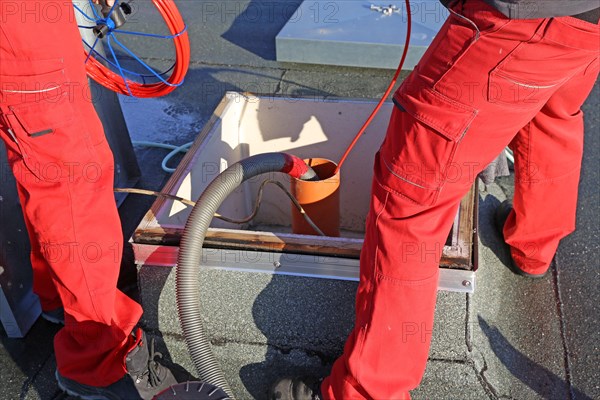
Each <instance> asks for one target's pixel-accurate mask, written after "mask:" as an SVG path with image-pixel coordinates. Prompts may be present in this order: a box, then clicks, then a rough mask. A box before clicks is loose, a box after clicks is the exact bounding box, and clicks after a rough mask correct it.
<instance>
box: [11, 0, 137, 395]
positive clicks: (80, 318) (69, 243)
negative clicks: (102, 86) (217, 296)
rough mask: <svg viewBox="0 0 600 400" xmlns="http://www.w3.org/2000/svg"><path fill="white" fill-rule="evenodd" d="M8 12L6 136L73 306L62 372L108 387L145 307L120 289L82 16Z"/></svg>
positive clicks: (113, 212) (32, 219)
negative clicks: (77, 21)
mask: <svg viewBox="0 0 600 400" xmlns="http://www.w3.org/2000/svg"><path fill="white" fill-rule="evenodd" d="M0 5H2V16H1V17H0V18H2V21H1V22H2V23H1V24H0V110H1V113H0V121H1V122H0V135H1V136H2V139H3V140H4V141H5V143H6V147H7V150H8V151H7V154H8V159H9V163H10V164H11V168H12V170H13V173H14V175H15V178H16V181H17V185H19V194H20V200H21V205H22V207H23V210H24V213H25V214H26V217H27V219H28V221H29V223H30V224H29V225H30V228H32V232H31V237H32V239H33V241H37V243H38V244H39V249H40V251H41V254H42V256H43V257H44V259H45V261H46V262H47V264H48V266H49V268H50V270H51V272H50V275H52V277H53V279H54V282H55V284H56V289H57V291H58V293H59V295H60V298H61V301H62V304H63V306H64V308H65V327H64V328H63V329H61V330H60V331H59V332H58V333H57V335H56V337H55V353H56V360H57V365H58V369H59V371H60V373H61V375H62V376H64V377H67V378H70V379H73V380H75V381H78V382H80V383H83V384H87V385H92V386H106V385H109V384H111V383H113V382H115V381H117V380H118V379H120V378H121V377H122V376H123V375H124V374H125V362H124V359H125V355H126V354H127V352H128V350H129V348H128V347H129V343H130V342H133V340H134V338H133V337H131V336H130V332H131V331H132V329H133V327H134V326H135V324H136V323H137V322H138V320H139V317H140V315H141V307H140V306H139V304H137V303H136V302H134V301H132V300H131V299H129V298H128V297H127V296H126V295H125V294H123V293H122V292H120V291H119V290H117V288H116V285H117V278H118V274H119V268H120V260H121V250H122V249H121V246H122V239H123V238H122V232H121V225H120V221H119V217H118V213H117V208H116V205H115V201H114V196H113V192H112V189H113V174H114V171H113V157H112V153H111V151H110V148H109V147H108V144H107V142H106V139H105V138H104V133H103V129H102V125H101V123H100V121H99V119H98V117H97V115H96V113H95V110H94V107H93V104H92V103H91V101H90V96H89V90H87V88H88V85H87V79H86V76H85V70H84V64H83V63H84V56H83V51H82V44H81V39H80V36H79V33H78V31H77V27H76V24H75V20H74V15H73V9H72V6H71V5H70V3H69V2H54V1H25V2H7V1H1V0H0ZM34 262H35V258H34ZM36 271H37V272H39V271H40V269H39V268H36ZM39 278H40V276H39V275H36V279H39ZM46 278H47V276H45V277H43V278H42V279H46ZM38 287H39V286H38Z"/></svg>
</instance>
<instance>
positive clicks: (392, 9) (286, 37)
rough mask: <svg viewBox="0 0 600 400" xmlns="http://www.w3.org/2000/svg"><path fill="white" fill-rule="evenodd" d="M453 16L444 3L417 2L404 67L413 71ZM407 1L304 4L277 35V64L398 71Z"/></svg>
mask: <svg viewBox="0 0 600 400" xmlns="http://www.w3.org/2000/svg"><path fill="white" fill-rule="evenodd" d="M448 14H449V12H448V10H447V9H446V8H445V7H444V6H443V5H442V4H441V3H440V2H439V1H438V0H422V1H419V2H411V10H410V15H411V17H412V21H411V22H412V24H411V25H412V27H411V39H410V45H409V49H408V52H407V56H406V60H405V62H404V66H403V69H406V70H412V69H413V68H414V66H415V65H416V64H417V63H418V61H419V60H420V59H421V56H422V55H423V54H424V53H425V51H426V50H427V47H429V45H430V44H431V42H432V40H433V38H434V37H435V35H436V34H437V32H438V31H439V29H440V27H441V26H442V24H443V23H444V21H445V20H446V18H447V16H448ZM407 25H408V18H407V10H406V6H405V2H404V1H400V0H390V1H387V2H385V3H381V2H377V1H374V2H360V1H336V2H332V1H327V0H323V1H318V0H317V1H314V0H312V1H304V2H303V3H302V4H301V5H300V7H298V9H297V10H296V12H295V14H294V15H293V16H292V17H291V18H290V20H289V21H288V23H287V24H286V25H285V26H284V27H283V29H282V30H281V31H280V32H279V33H278V34H277V37H276V49H277V60H278V61H282V62H300V63H310V64H325V65H346V66H354V67H366V68H388V69H396V68H397V67H398V63H399V61H400V58H401V55H402V52H403V49H404V44H405V42H406V34H407V33H406V32H407Z"/></svg>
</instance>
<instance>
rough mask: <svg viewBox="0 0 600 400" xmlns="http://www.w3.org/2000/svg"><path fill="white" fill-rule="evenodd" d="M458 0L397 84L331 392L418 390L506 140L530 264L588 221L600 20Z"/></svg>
mask: <svg viewBox="0 0 600 400" xmlns="http://www.w3.org/2000/svg"><path fill="white" fill-rule="evenodd" d="M457 3H458V5H457V6H455V8H454V9H453V10H452V12H451V14H450V17H449V18H448V20H447V21H446V23H445V24H444V26H443V27H442V28H441V31H440V32H439V34H438V35H437V36H436V38H435V40H434V41H433V43H432V44H431V46H430V47H429V49H428V51H427V52H426V54H425V55H424V56H423V58H422V59H421V61H420V62H419V64H418V66H417V67H415V70H414V71H413V72H412V73H411V74H410V76H409V77H408V78H407V79H406V80H405V81H404V83H403V84H402V86H401V87H400V88H399V89H398V91H397V92H396V93H395V95H394V100H395V102H396V104H397V107H395V109H394V111H393V114H392V116H391V121H390V124H389V127H388V131H387V135H386V138H385V141H384V143H383V144H382V146H381V149H380V151H379V152H378V154H377V155H376V157H375V174H374V179H373V184H372V200H371V206H370V211H369V215H368V217H367V228H366V237H365V243H364V246H363V250H362V254H361V260H360V266H361V268H360V284H359V287H358V293H357V299H356V321H355V327H354V330H353V331H352V333H351V334H350V337H349V339H348V341H347V342H346V346H345V349H344V354H343V355H342V357H340V358H339V359H338V360H337V361H336V362H335V364H334V366H333V370H332V372H331V375H330V376H329V377H328V378H326V379H325V381H324V382H323V384H322V385H321V389H322V392H323V394H324V396H325V398H335V399H339V400H350V399H363V398H367V399H386V400H387V399H407V398H410V396H409V393H408V392H409V390H412V389H414V388H415V387H417V386H418V384H419V382H420V381H421V378H422V375H423V373H424V370H425V365H426V362H427V356H428V351H429V346H430V339H431V333H432V332H431V331H432V329H433V315H434V308H435V300H436V291H437V284H438V262H439V258H440V257H441V252H442V248H443V245H444V242H445V240H446V237H447V235H448V232H449V231H450V228H451V225H452V221H453V219H454V217H455V215H456V210H457V208H458V204H459V202H460V200H461V198H462V197H463V196H464V195H465V194H466V192H467V191H468V189H469V188H470V187H471V185H472V184H473V181H474V179H475V178H476V176H477V174H478V173H479V172H480V171H481V170H482V169H483V168H484V167H485V166H486V165H488V164H489V163H490V162H491V161H492V160H493V159H494V158H495V157H496V156H497V155H498V154H499V153H500V152H501V151H502V150H503V149H504V147H505V146H506V145H507V144H509V143H510V147H511V148H512V149H513V151H514V153H515V163H516V165H515V167H516V179H515V197H514V211H513V212H512V213H511V214H510V216H509V218H508V220H507V222H506V225H505V229H504V236H505V239H506V242H507V243H508V244H509V245H510V248H511V253H512V256H513V258H514V260H515V261H516V263H517V265H518V266H519V267H521V268H522V269H523V270H524V271H526V272H529V273H531V274H541V273H543V272H544V271H546V269H547V268H548V267H549V264H550V262H551V260H552V258H553V256H554V253H555V251H556V249H557V246H558V242H559V240H560V239H561V238H563V237H564V236H566V235H567V234H569V233H570V232H572V231H573V230H574V229H575V211H576V201H577V187H578V181H579V172H580V165H581V158H582V151H583V114H582V112H581V110H580V107H581V105H582V103H583V102H584V100H585V99H586V97H587V96H588V94H589V93H590V91H591V89H592V86H593V85H594V83H595V81H596V78H597V76H598V50H599V43H600V37H599V27H598V25H594V24H592V23H588V22H585V21H582V20H579V19H575V18H572V17H558V18H546V19H528V20H509V19H507V18H506V17H504V15H503V14H501V13H499V12H498V11H496V10H495V9H494V8H492V7H490V6H488V5H486V4H485V3H484V2H483V1H477V0H466V1H461V2H457Z"/></svg>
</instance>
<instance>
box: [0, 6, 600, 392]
mask: <svg viewBox="0 0 600 400" xmlns="http://www.w3.org/2000/svg"><path fill="white" fill-rule="evenodd" d="M176 3H177V5H178V7H179V8H180V11H181V13H182V15H183V16H184V18H185V19H186V20H187V21H188V24H189V35H190V42H191V45H192V62H191V65H190V71H189V73H188V75H187V78H186V82H185V84H184V85H183V86H182V87H180V88H178V89H177V90H176V91H175V92H173V93H172V94H170V95H168V96H166V97H164V98H159V99H146V100H140V99H129V98H121V105H122V107H123V112H124V115H125V119H126V121H127V125H128V129H129V133H130V135H131V137H132V139H133V140H157V141H161V142H164V143H172V144H183V143H186V142H188V141H192V140H194V138H195V137H196V135H197V134H198V132H199V131H200V129H201V128H202V126H204V124H205V123H206V122H207V120H208V118H209V117H210V115H211V113H212V112H213V110H214V109H215V107H216V105H217V104H218V103H219V101H220V100H221V98H222V97H223V95H224V93H225V92H226V91H240V92H244V91H249V92H254V93H265V94H271V93H272V94H280V95H286V96H311V97H315V98H322V97H326V98H335V97H353V98H369V99H373V98H379V97H380V96H381V94H382V93H383V92H384V90H385V88H386V86H387V84H388V82H389V80H390V79H391V76H392V75H393V71H389V70H378V69H361V68H343V67H325V66H315V65H304V64H287V63H286V64H282V63H278V62H277V61H276V60H275V36H276V34H277V33H278V32H279V30H280V29H281V28H282V27H283V25H284V24H285V23H286V22H287V18H288V17H289V14H286V13H284V12H283V11H281V10H283V9H284V6H285V7H288V6H293V7H297V6H298V4H299V1H297V0H294V1H286V2H283V3H277V2H262V1H255V0H250V1H248V0H240V1H227V2H214V1H198V0H196V1H176ZM249 7H254V8H255V9H257V10H261V16H260V18H259V19H256V18H255V17H253V18H250V17H249V15H248V14H246V13H245V12H244V11H245V10H248V9H249ZM277 10H279V11H277ZM253 15H254V14H253ZM144 18H146V19H147V20H148V21H149V22H153V21H154V20H153V19H152V17H144ZM144 46H146V47H147V49H148V51H150V52H152V51H155V52H156V53H157V57H159V55H158V54H160V45H154V44H152V43H151V42H144ZM403 75H404V76H405V74H403ZM598 89H599V88H598V85H596V87H595V89H594V90H593V92H592V94H591V95H590V97H589V98H588V100H587V102H586V104H585V105H584V112H585V116H586V122H585V134H586V136H585V140H586V144H585V145H586V147H585V154H584V159H583V170H582V176H581V182H580V187H579V203H578V215H577V231H576V232H575V233H573V234H572V235H570V236H569V237H568V238H566V239H565V240H563V241H562V242H561V245H560V247H559V250H558V253H557V255H556V257H555V261H554V262H553V264H552V274H551V275H550V276H548V277H547V278H545V279H542V280H539V281H530V280H527V279H524V278H522V277H519V276H515V275H513V274H512V273H511V272H510V271H508V270H507V268H506V267H505V263H506V262H507V257H508V254H507V252H506V249H505V248H504V246H503V244H502V242H501V240H500V238H499V236H498V234H497V233H496V231H495V229H494V227H493V211H494V209H495V207H496V206H497V205H498V204H499V203H500V202H501V201H502V200H504V199H505V198H507V197H510V196H511V195H512V190H513V189H512V188H513V185H512V177H508V178H502V179H498V180H497V181H496V183H494V184H492V185H490V186H488V187H484V188H482V191H481V192H480V207H479V236H480V247H479V252H480V267H479V270H478V272H477V288H476V291H475V293H474V294H472V295H466V294H458V293H447V292H440V295H439V297H438V307H437V311H436V312H437V314H436V325H435V328H434V334H433V335H434V339H433V345H432V351H431V354H430V359H429V363H428V366H427V371H426V373H425V376H424V380H423V383H422V385H421V386H420V387H419V388H418V389H417V390H416V391H415V392H414V393H413V397H414V398H415V399H436V400H437V399H439V400H446V399H447V400H450V399H485V398H489V399H572V400H580V399H598V398H600V383H599V382H600V379H599V376H598V365H600V355H599V354H600V351H599V348H598V347H599V344H598V343H600V337H599V336H600V333H599V332H600V323H599V315H600V291H599V290H598V282H600V280H599V275H600V269H599V268H598V267H599V259H600V228H599V226H600V224H598V221H599V220H600V215H599V214H600V191H599V190H598V181H599V180H600V143H599V142H600V135H598V133H599V131H600V129H599V128H600V111H599V110H600V107H599V105H600V91H599V90H598ZM136 155H137V158H138V162H139V165H140V167H141V169H142V178H141V180H140V182H139V184H138V186H139V187H142V188H146V189H152V190H160V189H161V188H162V186H163V185H164V183H165V182H166V180H167V179H168V175H167V174H166V173H164V172H163V171H162V170H161V168H160V161H161V159H162V156H163V155H164V152H162V151H161V150H157V149H148V148H142V147H136ZM174 162H175V163H176V162H177V160H174ZM370 162H371V161H370V160H369V161H368V163H369V164H370ZM557 195H560V194H557ZM152 201H153V199H152V198H146V197H138V196H129V197H128V198H127V199H126V200H125V202H124V203H123V204H122V206H121V207H120V213H121V217H122V220H123V226H124V231H125V232H126V234H127V235H131V233H132V231H133V229H134V228H135V227H136V226H137V224H138V223H139V221H140V219H141V217H142V216H143V215H144V213H145V212H146V211H147V209H148V208H149V207H150V205H151V204H152ZM160 274H162V275H160ZM211 274H213V273H211ZM140 275H141V277H142V278H143V279H141V282H142V284H143V285H148V286H147V290H146V293H148V292H152V290H155V289H156V288H157V287H159V288H160V290H159V293H160V292H161V291H162V296H161V297H160V300H158V294H156V293H155V295H156V296H157V300H156V307H155V308H153V309H152V310H146V311H147V315H146V316H145V321H146V323H147V324H148V326H149V327H151V328H152V329H154V330H153V331H152V332H153V335H154V336H156V337H157V338H159V339H163V340H161V341H160V347H162V348H161V350H162V351H163V353H165V355H166V358H167V359H168V360H170V361H171V362H173V363H175V364H177V365H179V366H180V367H181V368H180V372H181V376H184V375H185V371H187V372H189V373H190V374H191V375H192V376H193V375H194V373H195V371H194V370H193V366H192V365H191V362H190V360H189V356H188V355H187V352H186V349H185V345H184V343H183V342H182V340H181V337H180V336H178V335H177V334H176V332H177V331H176V330H177V322H176V321H175V320H170V321H169V320H168V317H167V313H168V311H169V308H170V307H172V302H170V301H169V299H170V298H172V296H173V289H172V287H171V286H170V277H169V275H170V272H169V271H168V270H162V271H161V272H158V273H157V272H154V273H153V272H151V271H149V270H143V269H142V271H141V273H140ZM206 279H210V280H211V281H212V282H214V284H215V290H219V288H220V287H221V286H219V285H222V287H226V286H227V285H229V286H230V287H234V288H235V291H236V293H237V296H238V301H237V302H236V306H235V307H234V308H231V304H230V303H229V302H227V301H226V300H225V299H226V298H227V296H223V300H222V301H220V300H219V297H218V296H213V297H212V300H211V302H210V304H209V306H208V310H207V312H208V313H209V315H211V314H210V313H211V310H213V311H212V312H214V313H215V314H214V316H215V318H214V320H213V321H211V325H210V328H211V329H213V330H216V331H222V332H230V334H228V335H226V336H224V337H223V338H221V339H222V340H219V341H215V342H214V343H213V344H215V345H216V346H215V352H216V354H217V357H218V358H219V359H220V360H222V362H223V368H224V370H225V373H226V375H227V377H228V378H229V379H230V381H231V382H232V385H233V387H234V389H235V390H236V392H237V393H238V397H239V398H264V396H265V393H266V389H267V388H268V386H269V385H270V384H271V382H272V380H273V379H275V377H277V376H279V375H281V374H282V373H284V372H312V373H322V374H324V373H326V372H327V370H328V369H329V368H330V366H331V362H332V361H333V359H334V358H335V356H336V354H339V352H340V351H341V345H342V344H343V343H342V342H343V341H342V340H338V338H340V337H343V334H344V332H346V331H347V330H348V329H349V328H350V326H351V325H350V324H351V314H352V304H353V303H352V302H353V294H354V290H355V288H356V284H355V283H351V282H339V281H320V282H300V280H302V279H306V278H289V279H282V278H276V277H270V276H265V275H261V276H260V277H252V278H248V277H245V276H239V275H237V274H236V273H231V274H229V275H223V274H221V275H214V276H210V277H207V278H206ZM157 280H159V281H160V282H159V283H158V284H157V283H156V281H157ZM225 281H227V282H225ZM145 282H147V283H145ZM299 284H302V285H304V286H302V287H309V290H313V291H314V293H316V295H315V296H316V299H317V300H318V301H319V302H320V303H321V304H323V306H322V310H327V309H335V308H341V309H343V310H347V312H344V313H337V314H336V315H333V314H332V315H331V317H332V318H334V320H335V321H337V322H339V323H334V324H331V325H332V326H331V327H330V329H332V331H331V333H330V334H329V333H328V332H329V331H325V332H319V333H317V334H315V335H316V336H325V337H331V338H335V340H334V339H332V340H330V341H324V342H322V348H321V349H320V351H314V350H313V349H311V348H308V347H307V346H305V345H304V344H303V343H304V342H303V340H298V341H297V342H295V343H293V344H290V345H289V346H287V347H282V346H281V343H279V342H277V340H278V336H277V335H278V333H277V327H281V329H293V327H294V324H295V323H296V322H295V320H293V319H290V320H288V319H285V316H281V317H280V319H279V320H276V321H275V322H273V320H265V321H263V320H261V319H260V318H259V317H257V315H258V314H256V313H252V310H256V307H258V306H261V305H262V306H264V304H266V302H267V301H268V300H269V299H270V298H271V297H274V298H277V296H278V295H279V293H281V292H285V293H289V291H290V290H294V288H297V287H298V286H299ZM157 285H158V286H157ZM142 292H144V287H143V286H142ZM332 293H333V294H335V295H331V294H332ZM134 295H135V294H134ZM142 295H144V293H142ZM151 295H152V294H150V295H149V296H151ZM209 295H210V294H207V296H209ZM222 310H229V311H222ZM161 311H162V314H161ZM219 312H221V313H224V312H225V313H226V312H230V314H229V315H225V318H221V317H220V315H219ZM324 312H326V311H324ZM338 314H343V315H338ZM246 316H248V318H250V319H248V318H246ZM314 317H315V318H317V317H318V315H316V314H315V315H314ZM163 318H164V320H163ZM170 318H174V317H173V315H172V313H171V316H170ZM159 320H160V323H159ZM242 323H244V324H246V325H247V326H248V327H249V328H248V329H245V328H239V329H238V328H236V327H240V326H242V325H241V324H242ZM274 323H276V324H277V326H275V327H273V326H271V325H272V324H274ZM232 326H233V328H232ZM159 328H160V329H159ZM57 330H58V328H57V327H56V326H54V325H52V324H50V323H48V322H46V321H43V320H38V321H37V323H36V324H35V325H34V326H33V328H32V330H31V331H30V332H29V334H28V335H27V336H26V337H25V338H24V339H8V338H7V337H6V335H5V333H4V332H3V331H2V330H1V328H0V341H1V345H0V365H1V366H2V368H1V369H0V382H1V384H0V398H2V399H17V398H19V399H28V400H29V399H43V400H49V399H64V398H66V397H65V396H64V395H62V394H61V393H60V391H59V390H58V388H57V386H56V383H55V380H54V369H55V359H54V353H53V349H52V338H53V335H54V334H55V333H56V332H57ZM283 335H284V337H285V332H284V334H283ZM307 335H310V332H309V333H307ZM301 339H302V338H301ZM309 339H310V338H307V339H306V341H310V340H309Z"/></svg>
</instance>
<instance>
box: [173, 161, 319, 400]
mask: <svg viewBox="0 0 600 400" xmlns="http://www.w3.org/2000/svg"><path fill="white" fill-rule="evenodd" d="M267 172H284V173H287V174H289V175H291V176H293V177H295V178H298V179H302V180H318V177H317V175H316V173H315V172H314V171H313V170H312V168H310V167H309V166H307V165H306V164H305V163H304V162H303V161H302V160H301V159H299V158H298V157H295V156H291V155H289V154H284V153H266V154H259V155H256V156H252V157H249V158H246V159H244V160H242V161H240V162H238V163H236V164H234V165H232V166H231V167H229V168H227V169H226V170H225V171H223V172H222V173H221V174H220V175H219V176H217V177H216V178H215V179H214V180H213V181H212V182H211V183H210V184H209V185H208V187H207V188H206V190H205V191H204V192H203V193H202V195H201V196H200V198H199V199H198V201H197V202H196V205H195V206H194V208H193V209H192V212H191V214H190V217H189V218H188V220H187V222H186V224H185V228H184V230H183V236H182V238H181V242H180V245H179V256H178V258H177V269H176V274H175V282H176V284H175V291H176V299H177V310H178V314H179V321H180V323H181V329H182V330H183V334H184V336H185V341H186V343H187V346H188V350H189V352H190V356H191V357H192V361H193V362H194V366H195V367H196V370H197V371H198V379H200V380H201V381H203V382H207V383H210V384H212V385H215V386H218V387H220V388H222V389H223V390H225V392H227V395H228V396H229V397H231V398H232V399H233V392H232V390H231V388H230V387H229V384H228V383H227V381H226V380H225V378H224V376H223V372H222V370H221V367H220V365H219V364H218V363H217V360H216V359H215V356H214V354H213V351H212V347H211V344H210V341H209V340H208V336H207V334H206V331H205V329H204V324H203V322H202V316H201V313H200V294H199V289H198V283H197V282H198V275H199V273H200V261H201V258H202V244H203V243H204V237H205V236H206V232H207V231H208V227H209V225H210V222H211V221H212V219H213V215H214V214H215V212H217V209H218V208H219V207H220V206H221V204H222V203H223V201H224V200H225V199H226V198H227V197H228V196H229V195H230V194H231V193H232V192H233V191H234V190H235V189H236V188H237V187H238V186H239V185H240V184H241V183H242V182H244V181H245V180H247V179H250V178H252V177H254V176H257V175H261V174H264V173H267Z"/></svg>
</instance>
